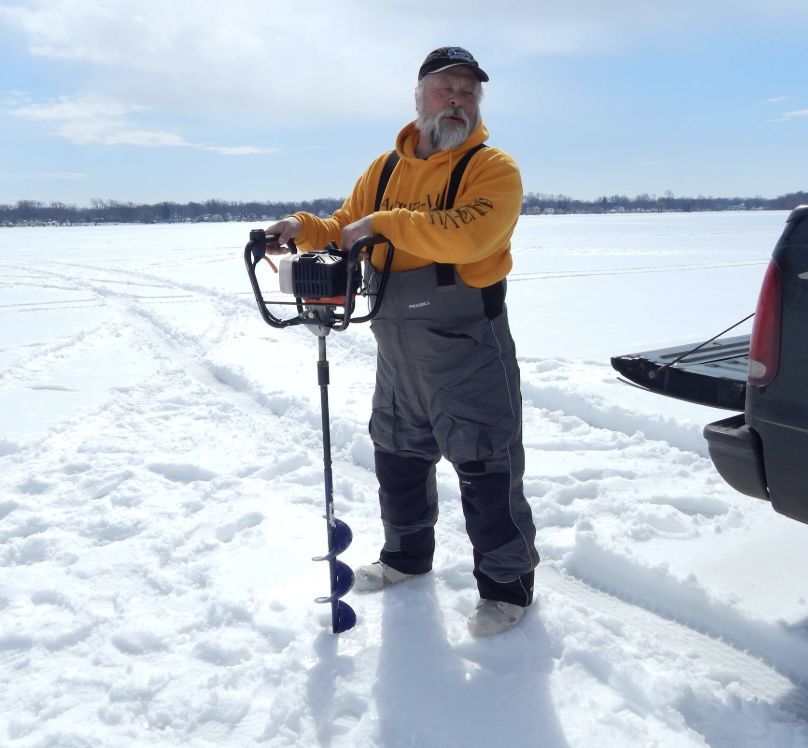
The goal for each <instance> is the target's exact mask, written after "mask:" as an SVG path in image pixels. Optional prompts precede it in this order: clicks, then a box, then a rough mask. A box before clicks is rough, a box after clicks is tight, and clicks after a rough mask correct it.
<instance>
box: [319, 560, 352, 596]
mask: <svg viewBox="0 0 808 748" xmlns="http://www.w3.org/2000/svg"><path fill="white" fill-rule="evenodd" d="M332 563H333V564H334V571H335V577H334V583H333V584H332V585H331V594H330V595H327V596H324V597H317V598H315V599H314V602H316V603H332V602H334V601H335V600H339V599H340V598H341V597H342V596H343V595H347V594H348V592H350V590H351V587H353V584H354V573H353V570H352V569H351V567H350V566H348V564H346V563H343V562H342V561H332Z"/></svg>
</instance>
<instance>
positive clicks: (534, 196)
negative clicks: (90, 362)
mask: <svg viewBox="0 0 808 748" xmlns="http://www.w3.org/2000/svg"><path fill="white" fill-rule="evenodd" d="M342 203H343V199H342V198H332V197H325V198H318V199H317V200H311V201H309V200H304V201H302V202H234V201H226V200H207V201H205V202H204V203H197V202H191V203H174V202H161V203H154V204H151V205H150V204H135V203H123V202H118V201H117V200H100V199H96V200H92V201H91V205H90V206H89V207H76V206H75V205H67V204H65V203H60V202H51V203H44V202H39V201H37V200H20V201H18V202H17V203H16V204H14V205H0V225H3V226H20V225H41V224H60V225H65V224H86V223H182V222H186V223H195V222H220V221H270V220H273V219H275V218H279V217H282V216H286V215H289V214H290V213H295V212H296V211H301V210H303V211H307V212H309V213H314V214H315V215H319V216H328V215H330V214H331V213H333V212H334V211H335V210H336V209H337V208H339V207H340V206H341V205H342ZM801 204H808V192H791V193H789V194H787V195H781V196H780V197H775V198H765V197H744V198H740V197H731V198H730V197H703V196H701V195H700V196H699V197H676V196H675V195H673V193H671V192H666V193H665V194H664V195H663V196H661V197H658V196H657V195H647V194H644V195H637V196H636V197H634V198H630V197H627V196H625V195H611V196H608V197H607V196H604V197H600V198H598V199H596V200H577V199H575V198H572V197H568V196H567V195H550V194H540V193H535V192H528V193H527V194H526V195H525V197H524V200H523V201H522V213H523V214H527V215H536V214H557V213H561V214H563V213H638V212H644V213H653V212H672V211H673V212H694V211H708V210H718V211H720V210H791V209H792V208H795V207H796V206H797V205H801Z"/></svg>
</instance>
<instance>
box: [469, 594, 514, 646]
mask: <svg viewBox="0 0 808 748" xmlns="http://www.w3.org/2000/svg"><path fill="white" fill-rule="evenodd" d="M525 610H527V608H523V607H522V606H521V605H514V604H513V603H505V602H502V601H501V600H480V602H478V603H477V607H476V608H475V609H474V612H473V613H472V614H471V615H470V616H469V617H468V621H467V625H468V629H469V633H470V634H471V635H472V636H477V637H479V636H493V635H494V634H501V633H502V632H503V631H507V630H508V629H511V628H513V627H514V626H516V624H517V623H519V621H521V620H522V616H524V615H525Z"/></svg>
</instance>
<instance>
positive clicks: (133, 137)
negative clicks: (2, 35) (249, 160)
mask: <svg viewBox="0 0 808 748" xmlns="http://www.w3.org/2000/svg"><path fill="white" fill-rule="evenodd" d="M16 98H17V99H19V98H20V97H19V92H18V95H17V97H16ZM146 109H147V107H144V106H139V105H134V104H124V103H121V102H118V101H114V100H112V99H108V98H105V97H103V96H97V95H93V96H81V97H77V98H70V97H66V96H63V97H60V98H59V99H58V100H57V101H55V102H50V103H46V104H34V103H30V102H27V103H25V104H24V105H22V106H16V107H14V108H11V109H9V113H10V114H12V115H14V116H16V117H23V118H25V119H30V120H34V121H39V122H52V123H54V124H55V125H56V130H55V134H57V135H58V136H59V137H61V138H63V139H65V140H67V141H69V142H71V143H75V144H79V145H81V144H87V143H104V144H107V145H132V146H140V147H144V148H194V149H197V150H203V151H211V152H214V153H220V154H222V155H226V156H238V155H250V154H256V153H261V154H270V155H272V154H277V153H280V150H279V149H276V148H260V147H256V146H215V145H209V144H207V143H192V142H189V141H188V140H186V139H185V138H184V137H183V136H182V135H179V134H177V133H173V132H166V131H164V130H150V129H144V128H138V127H133V125H132V122H131V117H132V115H133V114H136V113H138V112H144V111H146Z"/></svg>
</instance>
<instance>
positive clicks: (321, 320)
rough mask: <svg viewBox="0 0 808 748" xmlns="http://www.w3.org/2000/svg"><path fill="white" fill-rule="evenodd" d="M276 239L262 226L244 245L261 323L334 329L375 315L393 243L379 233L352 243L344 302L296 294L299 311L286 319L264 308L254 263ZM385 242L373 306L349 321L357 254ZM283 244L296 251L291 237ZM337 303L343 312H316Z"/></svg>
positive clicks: (264, 303) (349, 252)
mask: <svg viewBox="0 0 808 748" xmlns="http://www.w3.org/2000/svg"><path fill="white" fill-rule="evenodd" d="M277 242H278V234H267V233H266V232H265V231H264V230H263V229H253V230H252V231H250V241H249V242H248V243H247V246H246V247H244V264H245V266H246V268H247V275H248V276H249V278H250V285H251V286H252V290H253V293H254V294H255V300H256V303H257V304H258V311H259V312H260V314H261V317H262V318H263V320H264V322H266V323H267V324H268V325H270V326H271V327H275V328H283V327H288V326H290V325H317V326H324V325H325V326H328V327H330V328H331V329H333V330H338V331H340V330H344V329H345V328H346V327H348V324H349V323H350V322H351V321H353V322H367V321H368V320H371V319H373V317H375V316H376V313H377V312H378V311H379V308H380V305H381V301H382V297H383V296H384V290H385V288H386V286H387V277H388V275H389V273H390V265H391V263H392V260H393V252H394V251H395V249H394V247H393V245H392V244H391V243H390V242H389V241H388V240H387V239H386V238H385V237H384V236H381V235H380V234H374V235H372V236H362V237H360V238H359V239H357V240H356V241H355V242H354V244H353V246H352V247H351V248H350V249H349V250H348V255H347V258H346V260H345V264H346V272H345V275H346V287H345V294H344V302H343V303H335V301H334V300H333V299H331V300H328V301H324V302H318V301H316V300H306V301H305V302H304V300H303V299H302V298H300V297H297V296H296V297H295V305H296V306H297V312H298V313H297V315H296V316H294V317H288V318H286V319H281V318H280V317H276V316H275V315H274V314H272V312H270V311H269V309H268V308H267V301H266V300H265V299H264V296H263V293H262V291H261V288H260V286H259V284H258V279H257V277H256V274H255V268H256V266H257V265H258V263H259V262H261V260H263V259H264V258H265V257H266V254H267V247H268V246H280V245H278V243H277ZM384 243H386V244H387V256H386V257H385V261H384V267H383V268H382V272H381V277H380V280H379V287H378V289H377V290H376V291H375V299H374V302H373V306H372V308H371V310H370V312H368V314H366V315H364V316H363V317H356V318H353V320H352V319H351V315H352V312H353V307H354V302H353V289H352V288H351V281H352V278H353V271H354V269H355V268H356V267H357V265H358V264H359V263H360V262H361V260H360V254H361V253H362V250H364V249H369V250H371V251H372V249H373V247H374V246H376V245H377V244H384ZM286 246H287V247H288V248H289V251H290V252H291V253H292V254H294V253H296V252H297V246H296V245H295V243H294V241H292V240H291V239H290V240H289V241H288V242H287V245H286ZM366 262H368V263H369V262H370V260H369V259H367V260H366ZM281 303H282V302H281ZM304 303H305V305H306V306H307V307H309V309H306V308H305V307H304ZM336 306H342V307H343V311H342V312H332V313H331V314H329V315H328V316H327V317H326V316H325V315H323V314H318V312H317V311H316V307H328V308H331V309H333V308H334V307H336Z"/></svg>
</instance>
